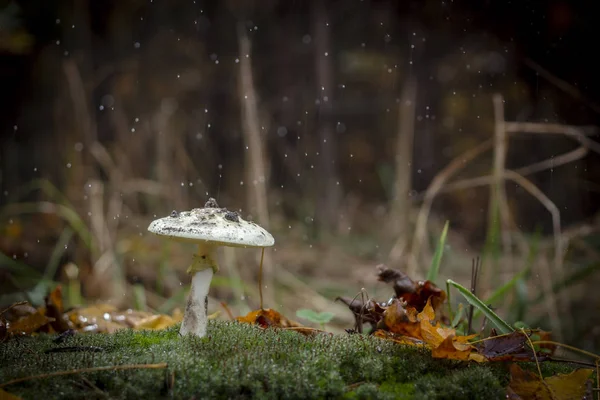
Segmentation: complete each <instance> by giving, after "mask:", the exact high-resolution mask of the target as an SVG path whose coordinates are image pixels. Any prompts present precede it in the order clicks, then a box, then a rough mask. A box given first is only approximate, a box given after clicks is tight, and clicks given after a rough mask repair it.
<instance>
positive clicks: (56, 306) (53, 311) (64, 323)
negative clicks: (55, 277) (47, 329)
mask: <svg viewBox="0 0 600 400" xmlns="http://www.w3.org/2000/svg"><path fill="white" fill-rule="evenodd" d="M45 303H46V315H48V316H49V317H50V318H54V321H53V322H51V323H50V325H51V326H52V328H53V329H54V330H55V331H56V332H58V333H62V332H65V331H67V330H69V329H70V328H71V327H70V326H69V321H68V320H67V318H65V316H64V307H63V298H62V287H61V286H60V285H59V286H57V287H56V288H55V289H54V290H53V291H52V292H50V293H49V294H48V296H46V298H45Z"/></svg>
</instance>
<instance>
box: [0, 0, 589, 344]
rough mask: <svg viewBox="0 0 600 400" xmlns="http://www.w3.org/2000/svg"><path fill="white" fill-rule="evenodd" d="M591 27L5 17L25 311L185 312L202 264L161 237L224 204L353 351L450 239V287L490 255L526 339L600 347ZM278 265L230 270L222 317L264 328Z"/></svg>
mask: <svg viewBox="0 0 600 400" xmlns="http://www.w3.org/2000/svg"><path fill="white" fill-rule="evenodd" d="M585 4H588V5H585ZM589 4H590V3H586V2H567V1H561V0H553V1H542V0H539V1H517V2H505V1H496V0H485V1H481V0H477V1H475V0H473V1H468V0H465V1H451V0H448V1H414V0H413V1H375V0H373V1H368V0H364V1H360V0H348V1H318V0H315V1H281V0H279V1H278V0H264V1H257V2H254V1H241V0H227V1H212V2H211V1H202V0H187V1H166V0H144V1H138V0H132V1H91V0H70V1H69V0H64V1H62V0H56V1H41V0H29V1H4V0H2V1H0V80H1V81H0V82H1V88H2V89H1V91H0V132H1V133H2V136H1V139H0V235H1V236H0V250H1V251H2V259H1V260H0V294H1V297H0V303H2V304H0V305H6V304H10V303H11V302H13V301H17V300H21V299H29V300H31V301H33V302H40V301H42V299H43V296H44V295H45V294H46V293H47V291H48V289H49V288H50V287H53V286H54V285H56V284H57V283H62V284H63V285H64V286H65V287H67V295H68V299H67V300H68V303H69V304H70V305H72V306H74V305H78V304H90V303H93V302H94V301H103V302H110V303H112V304H115V305H118V306H119V307H135V308H140V309H147V310H158V311H161V312H171V311H172V310H173V309H175V308H177V307H179V308H182V307H183V306H184V304H185V295H186V290H187V288H188V282H189V277H187V275H186V274H185V270H186V268H187V266H188V265H189V262H190V260H191V252H190V249H189V247H186V246H184V245H177V244H173V243H170V244H169V243H166V242H164V241H161V240H159V238H157V237H154V236H152V235H151V234H149V233H148V232H147V230H146V228H147V226H148V224H149V223H150V222H151V221H152V220H153V219H155V218H157V217H163V216H166V215H168V214H169V213H170V212H171V211H172V210H189V209H191V208H195V207H201V206H202V205H203V204H204V202H205V201H206V200H207V198H208V197H209V196H210V197H215V198H216V199H217V200H218V202H219V205H221V206H223V207H228V208H229V209H233V210H240V211H241V213H242V216H243V217H244V218H247V219H253V220H255V221H257V222H258V223H260V224H261V225H263V226H265V227H267V228H268V229H269V230H270V231H271V232H272V233H273V235H274V237H275V239H276V245H275V247H274V248H273V249H269V250H268V251H267V253H266V255H267V256H266V259H265V285H266V288H265V299H266V305H267V306H269V307H273V308H277V309H279V310H280V311H282V312H284V313H287V314H288V315H289V316H290V317H293V316H294V312H295V310H297V309H299V308H311V309H314V310H316V311H332V312H334V313H335V315H336V317H335V319H334V321H333V324H332V327H333V328H337V329H339V328H346V327H351V326H352V321H353V317H352V315H351V314H350V312H349V311H348V310H347V308H345V307H344V306H343V305H341V304H340V303H338V302H334V301H333V300H334V299H335V298H336V296H339V295H350V296H353V295H355V294H356V293H358V292H359V291H360V289H361V288H365V289H367V291H368V293H369V295H370V296H373V297H376V298H378V299H380V300H385V299H386V298H387V297H386V296H388V297H389V296H390V295H391V293H390V291H389V288H388V287H386V286H385V285H382V284H377V282H376V275H375V269H374V267H375V266H376V265H377V264H380V263H385V264H386V265H388V266H389V267H392V268H398V269H401V270H403V271H406V272H408V273H409V274H410V275H411V276H412V277H413V278H415V279H417V278H419V279H423V278H424V276H425V273H426V270H427V268H428V266H429V263H430V260H431V257H432V253H433V249H434V248H435V244H436V242H437V240H438V238H439V237H440V234H441V231H442V227H443V226H444V223H445V221H446V220H448V221H449V222H450V232H449V234H448V241H447V245H446V249H445V254H444V259H443V263H442V269H441V275H442V277H443V278H444V279H445V278H449V277H451V278H452V279H454V280H456V281H459V282H461V283H463V284H464V285H469V280H470V276H471V260H472V259H473V258H474V257H476V256H481V257H482V258H483V269H482V271H481V276H480V280H479V283H478V286H477V293H478V295H479V296H480V297H482V298H484V299H488V298H489V297H490V296H491V295H492V294H494V293H495V292H494V291H495V290H497V289H498V288H499V287H501V286H502V285H503V284H506V283H507V282H512V284H511V285H509V286H507V288H508V289H507V290H505V291H504V292H501V293H499V294H498V293H496V295H495V297H494V301H492V302H491V303H492V306H493V307H494V308H496V309H497V310H498V312H499V313H500V314H501V315H503V316H504V317H506V318H507V319H508V320H510V321H516V320H522V321H525V322H527V323H529V324H531V325H533V326H540V327H543V328H545V329H551V330H553V332H554V333H555V335H556V337H557V338H558V339H561V340H565V341H567V342H569V343H573V344H576V345H578V346H580V347H582V348H586V349H588V350H594V349H596V350H598V349H600V314H599V313H598V309H599V304H600V291H598V290H594V289H595V286H596V285H599V284H600V272H599V270H600V264H599V263H600V234H599V230H600V214H599V210H600V162H599V161H600V144H599V137H598V134H597V132H598V129H597V127H598V126H600V118H599V115H600V114H599V113H600V90H599V89H600V80H599V79H598V73H597V71H599V70H600V62H599V61H598V58H597V57H596V55H595V52H594V51H593V50H591V49H590V43H592V45H593V43H595V42H594V40H595V39H596V38H597V37H598V34H599V33H600V32H599V30H598V24H597V22H596V21H595V20H594V19H593V16H594V12H593V10H592V9H591V8H590V7H591V6H590V5H589ZM259 260H260V252H257V251H251V250H240V249H236V250H231V249H226V250H225V251H224V252H223V253H222V254H221V265H222V268H221V272H220V273H219V274H218V275H217V276H216V277H215V280H214V284H213V286H212V289H211V298H210V303H209V310H210V311H216V310H220V309H221V306H220V305H219V302H225V303H227V304H228V306H229V307H230V309H231V310H232V311H233V312H234V314H236V315H239V314H243V313H246V312H247V311H248V310H250V309H253V308H256V307H257V305H258V294H257V288H256V280H257V274H258V262H259ZM442 282H443V280H440V282H438V284H439V285H441V286H443V283H442ZM456 297H457V296H454V298H453V299H454V301H456V300H457V299H456Z"/></svg>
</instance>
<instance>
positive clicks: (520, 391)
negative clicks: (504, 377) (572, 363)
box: [507, 364, 594, 400]
mask: <svg viewBox="0 0 600 400" xmlns="http://www.w3.org/2000/svg"><path fill="white" fill-rule="evenodd" d="M593 371H594V370H593V369H589V368H582V369H578V370H575V371H573V372H571V373H570V374H566V375H564V374H558V375H555V376H551V377H548V378H545V379H543V380H542V379H540V377H539V376H537V375H536V374H534V373H531V372H528V371H524V370H523V369H522V368H521V367H519V366H518V365H517V364H511V366H510V375H511V379H510V384H509V387H508V389H507V391H509V392H512V393H514V394H515V395H517V396H519V397H518V398H520V399H522V400H529V399H535V400H558V399H560V400H563V399H581V398H583V397H584V395H585V393H586V390H587V388H586V381H587V380H588V379H589V377H590V376H591V374H592V372H593Z"/></svg>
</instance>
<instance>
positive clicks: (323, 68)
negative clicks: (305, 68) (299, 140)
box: [310, 0, 342, 234]
mask: <svg viewBox="0 0 600 400" xmlns="http://www.w3.org/2000/svg"><path fill="white" fill-rule="evenodd" d="M310 7H311V13H312V15H311V25H312V29H311V30H312V35H313V38H314V39H313V40H314V62H315V74H316V81H317V82H316V83H317V85H316V94H317V98H318V101H319V103H318V106H317V108H316V112H317V120H316V127H315V130H316V133H317V140H318V144H317V148H318V149H319V157H318V159H317V168H318V170H319V173H318V174H317V175H316V176H315V177H316V191H315V193H314V195H315V197H316V199H315V200H316V201H315V204H316V209H315V221H314V222H315V223H314V225H313V226H314V228H316V229H319V230H321V231H320V232H317V234H320V233H331V232H333V230H334V229H335V228H336V224H337V221H338V214H339V206H340V202H341V198H342V190H341V186H340V177H339V174H338V167H337V155H336V147H337V145H336V135H335V131H334V123H335V120H334V119H333V115H334V114H333V97H334V95H335V90H334V89H335V79H334V66H333V60H332V57H329V56H328V54H329V52H331V49H332V44H331V29H330V27H329V22H330V21H329V16H328V12H327V3H326V2H324V1H320V0H313V1H312V2H311V5H310Z"/></svg>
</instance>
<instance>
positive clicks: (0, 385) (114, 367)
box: [0, 363, 168, 388]
mask: <svg viewBox="0 0 600 400" xmlns="http://www.w3.org/2000/svg"><path fill="white" fill-rule="evenodd" d="M167 367H168V364H167V363H159V364H128V365H111V366H108V367H93V368H81V369H72V370H69V371H56V372H50V373H47V374H40V375H32V376H25V377H23V378H17V379H13V380H10V381H7V382H4V383H0V388H3V387H6V386H8V385H14V384H15V383H20V382H26V381H32V380H35V379H44V378H51V377H55V376H64V375H74V374H83V373H87V372H98V371H122V370H129V369H161V368H167Z"/></svg>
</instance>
